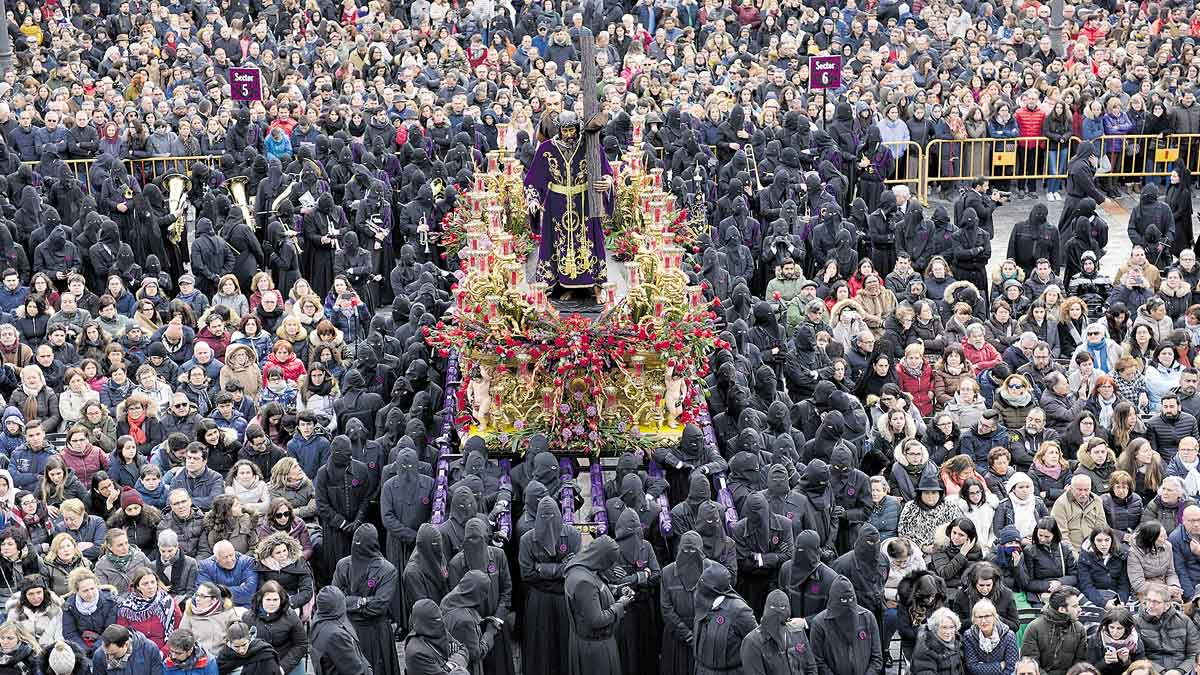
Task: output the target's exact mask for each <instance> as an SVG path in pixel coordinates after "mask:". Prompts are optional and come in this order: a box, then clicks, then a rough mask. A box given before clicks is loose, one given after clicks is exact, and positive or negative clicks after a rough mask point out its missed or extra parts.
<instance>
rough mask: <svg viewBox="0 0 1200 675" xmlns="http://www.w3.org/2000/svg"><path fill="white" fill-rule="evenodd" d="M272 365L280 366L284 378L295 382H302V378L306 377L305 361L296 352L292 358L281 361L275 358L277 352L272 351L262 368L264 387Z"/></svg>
mask: <svg viewBox="0 0 1200 675" xmlns="http://www.w3.org/2000/svg"><path fill="white" fill-rule="evenodd" d="M271 366H278V367H279V369H280V370H282V371H283V379H285V380H287V381H288V382H291V383H293V384H298V383H299V382H300V378H302V377H304V373H305V368H304V362H303V361H301V360H300V359H298V358H296V355H295V354H292V358H290V359H288V360H287V363H280V362H279V361H278V360H277V359H276V358H275V353H274V352H271V355H270V356H268V357H267V362H266V363H265V364H263V368H262V374H263V386H264V387H265V386H266V385H267V370H268V369H270V367H271Z"/></svg>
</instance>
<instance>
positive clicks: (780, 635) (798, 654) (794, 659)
mask: <svg viewBox="0 0 1200 675" xmlns="http://www.w3.org/2000/svg"><path fill="white" fill-rule="evenodd" d="M790 617H791V614H790V612H789V609H788V599H787V594H786V593H784V592H783V591H780V590H774V591H771V593H770V595H768V596H767V607H766V609H765V610H763V618H762V623H760V624H758V628H756V629H754V630H753V631H751V633H750V634H749V635H747V636H746V639H744V640H742V648H741V653H742V672H743V673H744V674H745V675H776V674H777V673H789V674H790V675H817V664H816V661H815V660H814V659H813V655H812V648H811V646H810V645H809V643H808V638H807V637H806V636H805V634H804V631H803V630H802V629H801V626H798V625H794V624H789V621H790Z"/></svg>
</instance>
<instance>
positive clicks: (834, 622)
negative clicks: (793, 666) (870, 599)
mask: <svg viewBox="0 0 1200 675" xmlns="http://www.w3.org/2000/svg"><path fill="white" fill-rule="evenodd" d="M808 625H809V632H808V639H809V643H810V644H811V645H812V651H813V656H814V657H815V658H816V662H817V670H818V672H822V673H854V674H855V675H882V674H883V653H882V651H881V649H880V643H879V624H878V623H876V621H875V617H874V616H873V615H872V614H871V613H870V612H868V611H867V610H865V609H863V608H862V607H860V606H859V605H858V603H857V602H856V601H855V597H854V586H853V584H851V583H850V580H849V579H847V578H845V577H838V578H837V580H835V581H834V582H833V590H832V591H830V593H829V607H828V608H827V609H825V610H824V611H822V612H821V613H820V614H818V615H816V616H815V617H813V618H812V620H810V621H809V622H808Z"/></svg>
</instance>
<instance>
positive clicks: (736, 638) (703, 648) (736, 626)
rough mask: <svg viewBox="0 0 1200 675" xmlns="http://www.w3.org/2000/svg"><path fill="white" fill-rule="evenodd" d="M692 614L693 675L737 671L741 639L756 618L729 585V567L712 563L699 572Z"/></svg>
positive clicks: (752, 627) (747, 633)
mask: <svg viewBox="0 0 1200 675" xmlns="http://www.w3.org/2000/svg"><path fill="white" fill-rule="evenodd" d="M718 601H719V602H718ZM695 614H696V619H695V623H694V624H693V625H694V628H693V629H692V632H693V635H694V636H695V638H694V639H695V648H696V649H695V656H696V670H695V673H696V675H722V674H726V675H727V674H728V673H735V674H737V673H739V672H740V670H741V666H742V656H741V645H742V640H743V639H744V638H745V637H746V636H747V635H749V634H750V631H752V630H754V629H755V628H757V627H758V622H757V621H756V620H755V619H754V610H752V609H750V606H749V605H747V604H746V602H745V601H744V600H742V598H741V596H739V595H738V594H737V593H735V592H734V591H733V588H732V587H731V586H730V579H729V572H728V570H726V569H724V568H723V567H720V566H717V565H714V566H712V567H708V568H706V569H705V570H704V571H703V573H701V575H700V585H699V587H698V588H697V589H696V598H695Z"/></svg>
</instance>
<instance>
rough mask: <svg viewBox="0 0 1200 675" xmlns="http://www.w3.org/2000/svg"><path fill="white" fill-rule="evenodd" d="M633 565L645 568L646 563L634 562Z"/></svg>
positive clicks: (642, 561)
mask: <svg viewBox="0 0 1200 675" xmlns="http://www.w3.org/2000/svg"><path fill="white" fill-rule="evenodd" d="M633 564H634V566H636V567H645V566H646V561H645V560H635V561H633Z"/></svg>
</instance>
